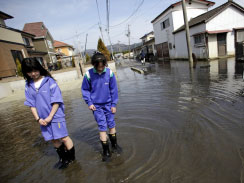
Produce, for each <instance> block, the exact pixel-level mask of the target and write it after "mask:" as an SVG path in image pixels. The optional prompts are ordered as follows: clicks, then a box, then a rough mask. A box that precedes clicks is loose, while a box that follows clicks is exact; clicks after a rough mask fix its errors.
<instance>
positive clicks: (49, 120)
mask: <svg viewBox="0 0 244 183" xmlns="http://www.w3.org/2000/svg"><path fill="white" fill-rule="evenodd" d="M44 121H45V122H46V123H50V122H51V121H52V117H51V116H48V117H47V118H46V119H44Z"/></svg>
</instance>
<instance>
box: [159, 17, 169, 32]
mask: <svg viewBox="0 0 244 183" xmlns="http://www.w3.org/2000/svg"><path fill="white" fill-rule="evenodd" d="M160 26H161V30H163V29H166V28H167V27H169V26H170V23H169V19H166V20H165V21H163V22H162V23H161V24H160Z"/></svg>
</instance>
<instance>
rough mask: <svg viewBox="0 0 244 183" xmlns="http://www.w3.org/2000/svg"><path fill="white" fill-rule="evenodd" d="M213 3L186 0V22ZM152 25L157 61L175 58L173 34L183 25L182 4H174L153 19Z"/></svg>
mask: <svg viewBox="0 0 244 183" xmlns="http://www.w3.org/2000/svg"><path fill="white" fill-rule="evenodd" d="M214 4H215V3H214V2H211V1H207V0H188V1H187V3H186V9H187V16H188V20H190V19H192V18H194V17H197V16H199V15H201V14H203V13H205V12H207V11H208V8H209V7H211V6H213V5H214ZM151 23H152V24H153V30H154V36H155V45H156V52H157V56H158V58H159V59H162V58H163V59H169V58H173V57H174V56H175V41H176V39H175V35H174V34H173V32H174V31H175V30H177V29H178V28H180V27H181V26H182V25H184V18H183V11H182V3H181V1H179V2H176V3H174V4H172V5H170V6H169V7H168V8H166V9H165V10H164V11H163V12H162V13H161V14H159V15H158V16H157V17H156V18H154V19H153V20H152V21H151Z"/></svg>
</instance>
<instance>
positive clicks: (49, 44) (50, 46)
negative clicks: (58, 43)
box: [47, 40, 53, 48]
mask: <svg viewBox="0 0 244 183" xmlns="http://www.w3.org/2000/svg"><path fill="white" fill-rule="evenodd" d="M47 44H48V47H49V48H53V44H52V41H50V40H47Z"/></svg>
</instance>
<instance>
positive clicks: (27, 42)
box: [23, 37, 30, 46]
mask: <svg viewBox="0 0 244 183" xmlns="http://www.w3.org/2000/svg"><path fill="white" fill-rule="evenodd" d="M23 41H24V44H25V45H26V46H30V41H29V39H28V38H26V37H23Z"/></svg>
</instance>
